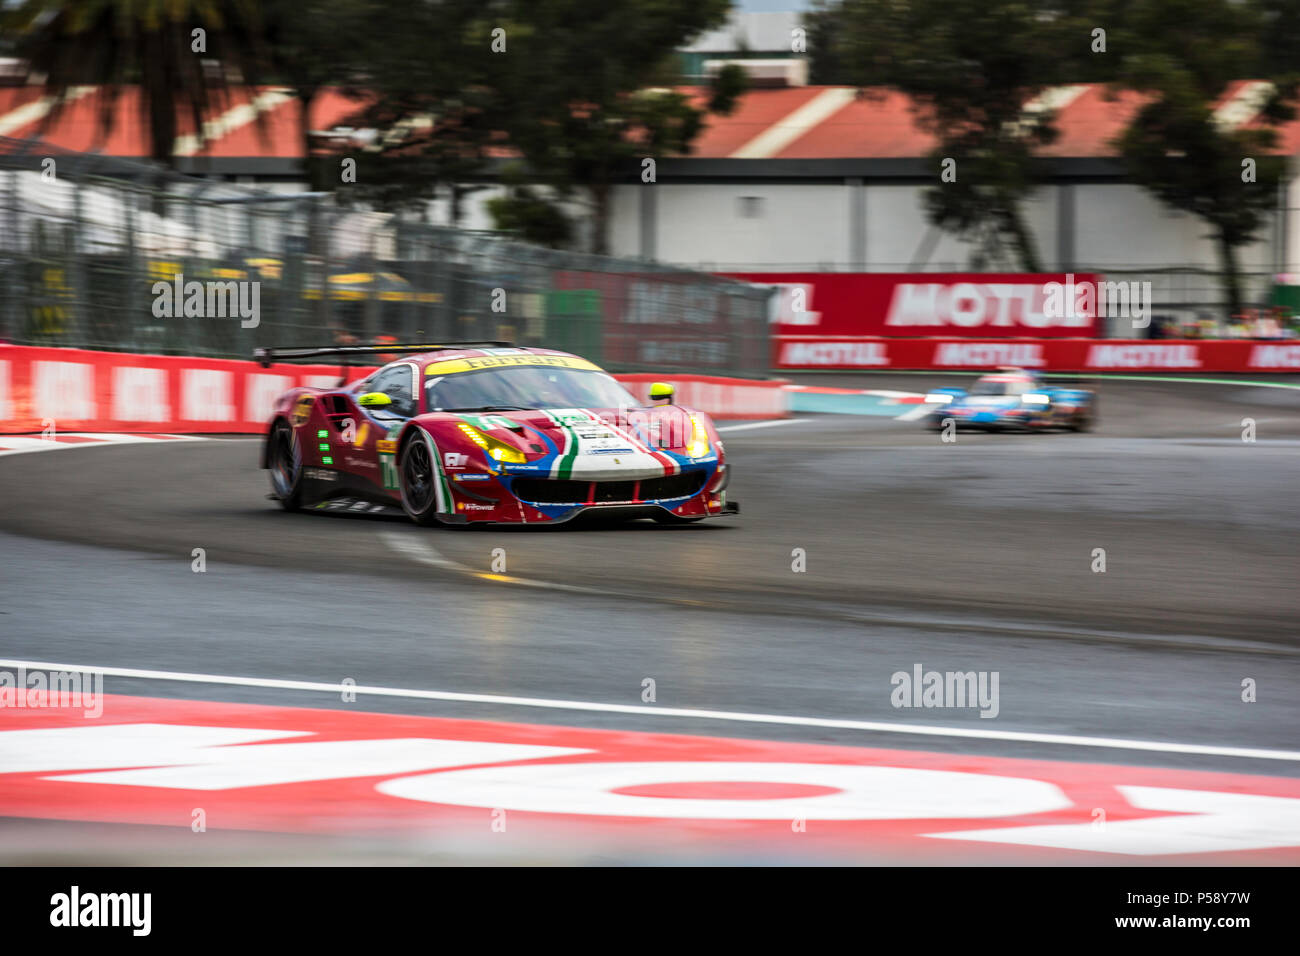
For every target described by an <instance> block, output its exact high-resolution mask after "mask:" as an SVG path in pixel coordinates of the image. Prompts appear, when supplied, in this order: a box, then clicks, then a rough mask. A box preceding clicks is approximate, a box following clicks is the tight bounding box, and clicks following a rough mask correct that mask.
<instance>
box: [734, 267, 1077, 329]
mask: <svg viewBox="0 0 1300 956" xmlns="http://www.w3.org/2000/svg"><path fill="white" fill-rule="evenodd" d="M728 275H729V276H731V277H732V278H735V279H744V280H746V281H747V282H754V283H759V284H763V285H771V286H775V287H776V290H777V293H776V295H774V296H773V297H772V313H771V320H772V322H773V331H774V332H775V333H776V334H777V335H814V336H822V337H836V336H845V335H848V336H862V335H882V336H900V337H910V336H929V335H948V336H962V337H967V338H996V337H1022V336H1024V337H1032V338H1053V337H1064V336H1085V337H1090V336H1093V335H1096V334H1098V333H1099V332H1100V329H1099V328H1098V321H1097V307H1096V300H1095V298H1094V297H1093V296H1092V295H1088V294H1084V293H1085V290H1091V289H1094V288H1095V287H1096V281H1097V278H1098V277H1097V276H1096V275H1093V274H1090V273H1079V274H1070V275H1065V274H1046V273H1045V274H1031V273H984V272H981V273H915V272H913V273H877V272H827V273H813V272H763V273H758V272H745V273H728ZM1076 290H1077V293H1076Z"/></svg>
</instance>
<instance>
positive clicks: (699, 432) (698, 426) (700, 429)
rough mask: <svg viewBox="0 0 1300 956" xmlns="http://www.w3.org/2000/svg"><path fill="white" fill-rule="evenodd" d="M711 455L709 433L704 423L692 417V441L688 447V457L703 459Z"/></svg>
mask: <svg viewBox="0 0 1300 956" xmlns="http://www.w3.org/2000/svg"><path fill="white" fill-rule="evenodd" d="M708 453H709V433H708V431H707V430H706V429H705V427H704V423H703V422H702V421H700V420H699V419H698V418H696V417H695V416H694V415H692V416H691V440H690V441H689V442H688V443H687V445H686V457H688V458H703V457H704V456H705V455H707V454H708Z"/></svg>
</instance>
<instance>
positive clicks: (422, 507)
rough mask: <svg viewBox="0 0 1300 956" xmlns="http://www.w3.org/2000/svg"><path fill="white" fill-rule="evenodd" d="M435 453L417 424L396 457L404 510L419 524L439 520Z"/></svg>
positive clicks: (427, 524)
mask: <svg viewBox="0 0 1300 956" xmlns="http://www.w3.org/2000/svg"><path fill="white" fill-rule="evenodd" d="M434 454H435V453H434V452H433V450H432V449H431V448H430V444H429V440H428V438H426V437H425V434H424V431H423V430H422V429H419V428H416V429H414V430H413V431H412V432H411V435H410V437H409V438H408V439H407V440H406V441H405V442H404V443H403V444H402V451H401V454H400V455H399V456H398V460H397V476H398V477H397V483H398V486H399V487H400V488H401V491H402V510H403V511H405V512H406V514H407V515H408V516H409V517H410V519H411V520H412V521H414V522H415V523H416V524H418V525H423V526H425V527H430V526H432V525H436V524H440V522H439V521H438V484H437V483H438V475H437V465H436V463H435V462H434V460H433V456H434Z"/></svg>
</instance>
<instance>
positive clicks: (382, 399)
mask: <svg viewBox="0 0 1300 956" xmlns="http://www.w3.org/2000/svg"><path fill="white" fill-rule="evenodd" d="M357 404H358V405H360V406H362V407H363V408H386V407H387V406H389V405H391V404H393V400H392V399H391V398H389V397H388V396H387V395H385V394H384V393H383V392H366V394H364V395H362V396H361V397H360V398H358V399H357Z"/></svg>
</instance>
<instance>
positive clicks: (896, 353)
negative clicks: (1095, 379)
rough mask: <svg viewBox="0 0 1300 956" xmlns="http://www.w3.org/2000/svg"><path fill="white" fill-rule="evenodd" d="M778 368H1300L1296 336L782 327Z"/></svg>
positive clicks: (776, 357) (776, 358)
mask: <svg viewBox="0 0 1300 956" xmlns="http://www.w3.org/2000/svg"><path fill="white" fill-rule="evenodd" d="M773 365H774V366H775V367H776V368H781V369H800V368H803V369H808V368H821V369H923V370H934V371H938V370H942V369H989V368H996V367H998V366H1000V365H1015V366H1019V367H1022V368H1030V369H1041V370H1043V371H1045V372H1300V343H1292V342H1264V341H1220V340H1204V341H1187V340H1170V339H1159V340H1155V341H1152V340H1149V339H1137V340H1129V339H1048V340H1043V341H1037V342H1033V341H1026V340H1024V339H1019V340H1016V339H1010V340H1008V339H985V340H981V341H972V340H970V339H954V338H935V339H892V338H866V337H862V338H849V339H838V340H835V341H829V342H828V341H826V340H825V339H822V338H819V337H815V336H801V335H783V336H780V337H779V338H778V339H777V340H776V343H775V353H774V356H773Z"/></svg>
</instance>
